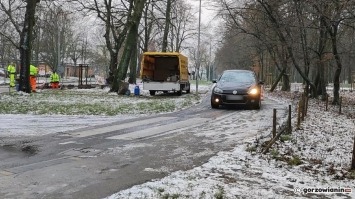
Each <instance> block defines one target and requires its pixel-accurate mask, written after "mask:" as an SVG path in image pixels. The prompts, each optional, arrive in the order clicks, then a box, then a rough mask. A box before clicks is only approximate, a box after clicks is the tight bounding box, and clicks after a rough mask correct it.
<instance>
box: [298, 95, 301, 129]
mask: <svg viewBox="0 0 355 199" xmlns="http://www.w3.org/2000/svg"><path fill="white" fill-rule="evenodd" d="M301 104H302V103H301V100H300V101H298V111H297V113H298V114H297V129H300V128H301V108H302V105H301Z"/></svg>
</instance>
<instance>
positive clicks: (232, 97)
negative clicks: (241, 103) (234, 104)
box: [227, 95, 243, 100]
mask: <svg viewBox="0 0 355 199" xmlns="http://www.w3.org/2000/svg"><path fill="white" fill-rule="evenodd" d="M242 99H243V96H241V95H227V100H242Z"/></svg>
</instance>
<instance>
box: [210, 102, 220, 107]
mask: <svg viewBox="0 0 355 199" xmlns="http://www.w3.org/2000/svg"><path fill="white" fill-rule="evenodd" d="M211 107H212V108H219V105H218V104H214V103H213V102H211Z"/></svg>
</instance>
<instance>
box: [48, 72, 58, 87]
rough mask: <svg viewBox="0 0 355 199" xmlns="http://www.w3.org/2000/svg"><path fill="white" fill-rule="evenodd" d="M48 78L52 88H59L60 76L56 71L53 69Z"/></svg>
mask: <svg viewBox="0 0 355 199" xmlns="http://www.w3.org/2000/svg"><path fill="white" fill-rule="evenodd" d="M50 79H51V86H52V88H59V81H60V77H59V75H58V73H57V72H56V71H53V73H52V74H51V76H50Z"/></svg>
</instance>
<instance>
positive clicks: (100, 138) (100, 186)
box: [0, 95, 283, 199]
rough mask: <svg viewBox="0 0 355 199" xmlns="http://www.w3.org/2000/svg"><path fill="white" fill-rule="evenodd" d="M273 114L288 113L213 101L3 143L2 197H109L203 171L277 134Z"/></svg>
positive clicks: (273, 104)
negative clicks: (249, 142) (215, 159)
mask: <svg viewBox="0 0 355 199" xmlns="http://www.w3.org/2000/svg"><path fill="white" fill-rule="evenodd" d="M273 108H278V109H282V108H283V107H281V105H278V104H277V103H276V102H274V101H272V100H269V99H265V100H264V103H263V105H262V108H261V110H244V109H240V108H233V109H223V108H222V109H211V108H210V105H209V96H208V95H207V97H206V99H204V101H203V102H202V103H201V104H199V105H196V106H193V107H191V108H189V109H186V110H182V111H180V112H176V113H169V114H159V115H155V116H147V117H143V118H136V119H127V120H124V121H119V122H116V123H112V124H110V125H105V126H96V127H94V128H86V129H79V130H75V131H71V132H66V133H65V134H61V135H47V136H42V137H36V138H34V137H31V138H26V137H21V138H6V139H2V140H1V141H2V145H0V160H1V161H0V181H1V183H0V198H16V199H17V198H26V199H30V198H58V199H59V198H60V199H63V198H85V199H91V198H93V199H97V198H104V197H107V196H110V195H111V194H114V193H116V192H118V191H120V190H123V189H126V188H129V187H131V186H133V185H136V184H141V183H144V182H146V181H149V180H151V179H156V178H162V177H164V176H166V175H168V174H169V173H171V172H173V171H177V170H188V169H191V168H193V167H196V166H199V165H202V164H203V163H205V162H206V161H208V159H209V158H210V157H212V156H214V155H215V154H216V153H218V152H220V151H223V150H229V149H231V148H232V147H233V146H235V145H236V144H237V143H238V141H240V140H242V139H244V138H248V137H253V136H254V137H255V136H256V135H258V134H259V133H260V132H262V131H265V129H267V128H270V126H271V122H272V112H273V111H272V109H273ZM49 128H50V127H49ZM0 139H1V138H0Z"/></svg>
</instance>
